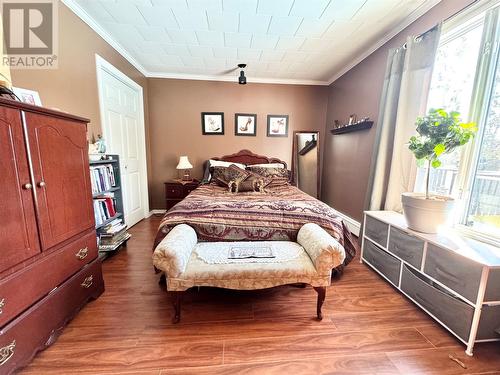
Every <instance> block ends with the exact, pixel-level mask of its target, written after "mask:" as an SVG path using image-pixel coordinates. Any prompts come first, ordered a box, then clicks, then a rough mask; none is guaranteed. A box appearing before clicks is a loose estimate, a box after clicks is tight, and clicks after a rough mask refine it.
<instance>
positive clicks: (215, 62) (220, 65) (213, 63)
mask: <svg viewBox="0 0 500 375" xmlns="http://www.w3.org/2000/svg"><path fill="white" fill-rule="evenodd" d="M203 61H204V63H205V66H206V67H207V68H210V69H214V70H218V71H219V72H222V71H224V70H226V59H216V58H214V57H205V58H204V59H203Z"/></svg>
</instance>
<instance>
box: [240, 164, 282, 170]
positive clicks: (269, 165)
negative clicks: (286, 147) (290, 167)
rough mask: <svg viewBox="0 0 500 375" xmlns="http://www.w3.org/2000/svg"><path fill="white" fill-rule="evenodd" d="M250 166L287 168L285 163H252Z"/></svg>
mask: <svg viewBox="0 0 500 375" xmlns="http://www.w3.org/2000/svg"><path fill="white" fill-rule="evenodd" d="M249 167H262V168H281V169H285V164H283V163H269V164H252V165H249Z"/></svg>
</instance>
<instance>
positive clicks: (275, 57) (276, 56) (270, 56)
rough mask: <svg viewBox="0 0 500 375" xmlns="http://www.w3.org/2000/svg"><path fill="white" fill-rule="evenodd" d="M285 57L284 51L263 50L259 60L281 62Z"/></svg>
mask: <svg viewBox="0 0 500 375" xmlns="http://www.w3.org/2000/svg"><path fill="white" fill-rule="evenodd" d="M284 56H285V51H276V50H263V51H262V55H261V56H260V59H261V60H262V61H266V62H268V61H281V60H283V57H284Z"/></svg>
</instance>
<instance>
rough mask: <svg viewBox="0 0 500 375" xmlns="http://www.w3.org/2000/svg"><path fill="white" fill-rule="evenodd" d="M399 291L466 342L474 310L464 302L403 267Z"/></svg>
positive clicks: (416, 272) (417, 273)
mask: <svg viewBox="0 0 500 375" xmlns="http://www.w3.org/2000/svg"><path fill="white" fill-rule="evenodd" d="M401 290H403V291H404V292H405V293H406V294H408V295H409V296H410V297H411V298H413V299H414V300H415V301H416V302H418V303H419V304H420V305H421V306H422V307H423V308H425V309H426V310H427V311H428V312H429V313H431V314H432V315H434V316H435V317H436V318H437V319H439V320H440V321H441V322H442V323H444V324H445V325H446V326H447V327H448V328H450V329H451V330H452V331H453V332H455V333H456V334H457V335H458V336H459V337H460V338H462V339H463V340H465V341H467V340H468V338H469V332H470V328H471V324H472V316H473V315H474V309H473V308H472V306H469V305H468V304H466V303H465V302H462V301H460V300H459V299H457V298H456V297H454V296H452V295H450V294H448V293H447V292H446V291H444V290H442V289H441V288H439V286H438V285H432V281H431V280H429V279H428V278H426V277H425V276H423V275H422V274H420V273H419V272H418V271H413V270H411V269H410V268H408V267H407V266H403V274H402V277H401Z"/></svg>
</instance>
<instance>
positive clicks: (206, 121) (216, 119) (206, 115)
mask: <svg viewBox="0 0 500 375" xmlns="http://www.w3.org/2000/svg"><path fill="white" fill-rule="evenodd" d="M201 131H202V133H203V135H223V134H224V113H223V112H201Z"/></svg>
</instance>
